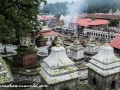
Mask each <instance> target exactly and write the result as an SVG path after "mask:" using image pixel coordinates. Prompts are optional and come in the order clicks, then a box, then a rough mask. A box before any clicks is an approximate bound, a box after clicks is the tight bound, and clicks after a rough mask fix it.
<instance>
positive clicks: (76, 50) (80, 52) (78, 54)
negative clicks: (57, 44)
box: [70, 34, 84, 61]
mask: <svg viewBox="0 0 120 90" xmlns="http://www.w3.org/2000/svg"><path fill="white" fill-rule="evenodd" d="M74 37H75V41H74V43H73V45H72V46H71V47H70V56H71V57H72V58H73V60H74V61H79V60H80V59H82V58H84V47H83V46H82V45H81V44H80V42H79V40H78V35H77V34H76V35H75V36H74Z"/></svg>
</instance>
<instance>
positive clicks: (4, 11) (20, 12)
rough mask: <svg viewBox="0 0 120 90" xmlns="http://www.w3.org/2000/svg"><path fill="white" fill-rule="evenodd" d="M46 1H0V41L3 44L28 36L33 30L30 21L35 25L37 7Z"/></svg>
mask: <svg viewBox="0 0 120 90" xmlns="http://www.w3.org/2000/svg"><path fill="white" fill-rule="evenodd" d="M41 2H44V3H45V4H46V0H0V33H1V35H0V40H3V41H4V43H9V42H6V41H8V40H9V41H12V40H13V39H15V38H17V40H19V39H20V36H23V37H25V36H29V35H30V32H31V30H32V29H33V27H32V24H31V21H33V22H35V23H36V24H37V22H38V21H37V14H38V13H39V11H38V6H39V5H40V4H41Z"/></svg>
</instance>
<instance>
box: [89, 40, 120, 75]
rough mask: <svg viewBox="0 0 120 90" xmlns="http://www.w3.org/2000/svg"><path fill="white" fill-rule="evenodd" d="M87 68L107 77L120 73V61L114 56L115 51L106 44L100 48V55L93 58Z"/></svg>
mask: <svg viewBox="0 0 120 90" xmlns="http://www.w3.org/2000/svg"><path fill="white" fill-rule="evenodd" d="M87 66H88V67H89V68H91V69H93V70H95V71H96V72H98V73H99V74H101V75H104V76H107V75H110V74H113V73H116V72H119V71H120V67H119V66H120V59H119V58H117V57H116V56H115V55H114V49H113V48H112V47H111V46H110V45H109V44H108V42H106V43H105V44H104V45H103V46H100V47H99V51H98V53H97V54H96V55H95V56H93V57H92V59H91V60H90V63H89V64H88V65H87Z"/></svg>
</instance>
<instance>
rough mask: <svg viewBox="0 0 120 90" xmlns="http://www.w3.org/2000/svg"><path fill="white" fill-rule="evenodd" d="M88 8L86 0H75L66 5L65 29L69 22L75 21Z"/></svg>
mask: <svg viewBox="0 0 120 90" xmlns="http://www.w3.org/2000/svg"><path fill="white" fill-rule="evenodd" d="M87 7H88V4H87V0H76V1H74V2H72V3H69V4H68V5H67V14H66V15H65V16H64V23H65V25H66V27H67V26H68V25H69V23H70V22H71V21H75V20H76V19H77V18H78V16H79V15H80V14H82V13H83V11H85V10H86V9H87Z"/></svg>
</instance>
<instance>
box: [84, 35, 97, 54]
mask: <svg viewBox="0 0 120 90" xmlns="http://www.w3.org/2000/svg"><path fill="white" fill-rule="evenodd" d="M84 52H85V54H88V55H95V54H96V53H97V52H98V46H97V45H96V42H95V38H94V37H90V39H89V40H88V42H87V44H86V47H85V49H84Z"/></svg>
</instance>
